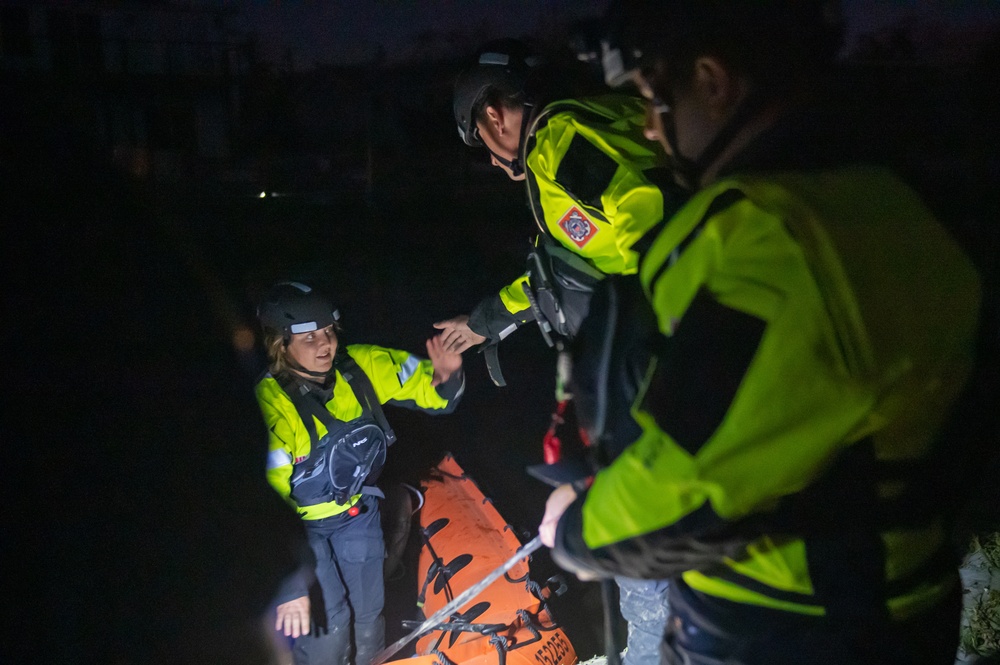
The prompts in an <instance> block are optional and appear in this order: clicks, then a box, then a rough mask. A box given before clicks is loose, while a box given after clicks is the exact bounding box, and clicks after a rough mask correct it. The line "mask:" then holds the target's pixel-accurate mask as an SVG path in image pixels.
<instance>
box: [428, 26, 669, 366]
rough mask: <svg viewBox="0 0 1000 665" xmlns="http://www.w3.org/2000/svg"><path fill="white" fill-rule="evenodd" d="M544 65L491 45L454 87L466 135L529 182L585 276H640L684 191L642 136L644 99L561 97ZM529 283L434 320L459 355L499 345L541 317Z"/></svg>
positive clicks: (549, 233) (551, 234) (526, 53)
mask: <svg viewBox="0 0 1000 665" xmlns="http://www.w3.org/2000/svg"><path fill="white" fill-rule="evenodd" d="M540 63H541V61H540V59H539V58H538V57H537V56H536V55H534V54H533V53H532V51H531V50H529V49H528V47H527V46H526V45H525V44H523V43H521V42H519V41H517V40H509V39H508V40H500V41H497V42H491V43H489V44H486V45H485V46H484V47H483V48H482V49H481V50H480V52H479V53H478V55H477V57H476V61H475V63H474V64H473V65H472V66H471V67H470V68H468V69H467V70H465V71H464V72H462V74H460V75H459V77H458V79H457V80H456V83H455V98H454V113H455V121H456V123H457V125H458V133H459V136H460V137H461V138H462V141H463V142H464V143H465V144H466V145H468V146H472V147H480V148H486V149H487V150H488V151H489V152H490V161H491V163H492V164H493V165H494V166H496V167H497V168H499V169H501V170H503V171H504V173H506V174H507V176H508V177H510V178H511V179H512V180H515V181H524V182H525V186H526V190H527V197H528V202H529V206H530V208H531V211H532V214H533V216H534V218H535V221H536V223H537V224H538V228H539V230H540V231H541V234H542V236H541V238H542V239H550V240H552V241H554V242H555V244H556V245H557V246H558V247H559V248H562V249H564V250H568V252H570V253H572V254H574V255H576V256H579V257H582V258H583V259H584V260H585V261H584V262H578V263H575V264H574V267H576V268H577V269H578V270H579V271H580V272H581V273H583V274H581V275H580V278H582V279H584V280H586V279H587V278H588V277H590V278H591V279H593V278H594V277H596V278H599V277H600V276H601V275H605V274H634V273H635V272H636V268H637V265H638V253H639V252H638V251H637V249H636V248H635V247H634V245H635V244H636V242H637V241H639V239H640V238H642V237H643V235H645V233H646V232H647V231H649V230H650V229H651V228H653V227H654V226H655V225H656V224H657V223H659V222H660V221H661V220H662V219H663V218H664V209H665V208H666V209H667V210H672V209H673V208H674V207H675V206H676V204H677V201H678V199H679V198H680V197H681V196H683V194H682V193H681V192H680V191H678V188H677V187H676V184H675V183H674V182H673V178H672V175H671V173H670V171H669V169H668V168H667V162H666V156H665V155H664V153H663V151H662V150H660V149H659V148H658V147H657V146H655V145H651V144H650V142H649V141H647V140H646V139H645V137H644V136H643V127H644V121H645V115H644V114H645V110H644V107H643V104H642V100H641V99H639V98H637V97H634V96H631V95H622V94H604V95H601V96H592V97H584V98H574V99H560V93H559V92H555V90H556V88H557V86H556V84H554V83H552V79H554V78H556V77H554V76H552V75H551V73H550V72H549V71H548V70H547V69H546V68H545V65H543V64H540ZM581 264H584V265H582V266H581ZM588 267H589V270H588ZM534 286H535V287H537V286H538V285H534ZM526 287H527V288H528V289H529V291H530V289H531V287H532V284H531V278H530V276H529V275H528V274H525V275H522V276H520V277H518V278H517V279H516V280H514V281H513V282H512V283H511V284H509V285H507V286H505V287H503V288H502V289H500V291H499V293H498V294H497V295H494V296H491V297H488V298H486V299H484V300H483V301H482V302H480V303H479V304H478V305H477V306H476V307H475V308H474V309H473V311H472V313H471V314H470V315H468V316H465V315H462V316H456V317H454V318H452V319H449V320H447V321H440V322H438V323H435V324H434V326H435V327H436V328H439V329H441V330H442V331H444V343H445V346H446V347H447V348H448V349H450V350H454V351H459V352H461V351H465V350H467V349H469V348H472V347H473V346H476V345H479V344H484V343H496V342H498V341H500V340H501V339H503V338H505V337H506V336H507V335H509V334H510V333H512V332H513V331H514V330H516V329H518V328H519V327H521V326H522V325H524V324H525V323H528V322H530V321H534V320H536V311H533V309H532V305H531V302H530V301H529V296H528V295H527V294H526V291H525V289H526ZM567 314H568V315H570V316H572V315H573V313H572V312H567ZM548 323H550V324H552V325H554V326H558V323H557V322H556V321H549V322H548ZM571 327H572V326H571ZM570 332H572V331H570Z"/></svg>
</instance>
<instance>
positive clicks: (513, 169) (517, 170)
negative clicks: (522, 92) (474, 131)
mask: <svg viewBox="0 0 1000 665" xmlns="http://www.w3.org/2000/svg"><path fill="white" fill-rule="evenodd" d="M521 108H522V112H521V130H520V133H519V135H518V137H517V148H516V149H515V150H514V154H515V155H516V156H515V157H514V159H504V158H503V157H501V156H500V155H498V154H496V153H495V152H493V151H492V150H490V149H489V147H488V146H487V148H486V150H487V151H489V153H490V155H492V156H493V159H495V160H496V161H497V162H498V163H499V164H502V165H504V166H505V167H507V169H509V170H510V174H511V175H512V176H513V177H515V178H518V177H520V176H522V175H524V156H523V154H522V148H523V147H524V143H525V141H524V137H525V136H526V135H527V134H528V125H529V124H530V120H531V112H532V111H533V110H534V108H535V105H534V104H533V103H531V102H525V103H524V104H523V106H522V107H521Z"/></svg>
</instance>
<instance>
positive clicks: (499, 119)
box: [486, 106, 506, 136]
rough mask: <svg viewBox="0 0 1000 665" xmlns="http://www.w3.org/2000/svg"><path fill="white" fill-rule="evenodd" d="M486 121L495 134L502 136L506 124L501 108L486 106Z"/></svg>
mask: <svg viewBox="0 0 1000 665" xmlns="http://www.w3.org/2000/svg"><path fill="white" fill-rule="evenodd" d="M486 122H487V123H488V124H489V126H490V129H491V130H492V133H493V134H494V135H495V136H503V133H504V130H505V129H506V125H504V114H503V109H502V108H498V107H496V106H487V107H486Z"/></svg>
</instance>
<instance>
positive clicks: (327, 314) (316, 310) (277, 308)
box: [257, 282, 340, 343]
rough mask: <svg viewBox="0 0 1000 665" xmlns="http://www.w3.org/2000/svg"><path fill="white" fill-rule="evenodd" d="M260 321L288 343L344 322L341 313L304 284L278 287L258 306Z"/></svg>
mask: <svg viewBox="0 0 1000 665" xmlns="http://www.w3.org/2000/svg"><path fill="white" fill-rule="evenodd" d="M257 318H258V319H259V320H260V324H261V327H263V328H264V330H269V331H272V332H274V333H276V334H280V335H281V336H282V337H283V338H284V339H285V341H286V343H287V341H288V340H289V339H291V336H292V335H298V334H301V333H306V332H313V331H314V330H322V329H323V328H326V327H327V326H331V325H334V324H335V323H337V322H338V321H339V320H340V312H339V311H337V309H336V308H334V307H333V305H331V304H330V301H329V300H327V299H326V298H325V297H324V296H323V295H321V294H319V293H318V292H317V291H316V290H314V289H313V288H312V287H309V286H306V285H305V284H302V283H301V282H280V283H278V284H275V285H274V286H273V287H272V288H271V290H270V291H268V292H267V295H265V296H264V299H263V300H262V301H261V303H260V305H259V306H258V307H257Z"/></svg>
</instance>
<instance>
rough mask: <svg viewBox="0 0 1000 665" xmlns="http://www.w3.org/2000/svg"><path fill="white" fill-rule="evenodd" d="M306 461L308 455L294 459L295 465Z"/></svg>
mask: <svg viewBox="0 0 1000 665" xmlns="http://www.w3.org/2000/svg"><path fill="white" fill-rule="evenodd" d="M307 459H309V455H303V456H302V457H296V458H295V463H296V464H301V463H302V462H305V461H306V460H307Z"/></svg>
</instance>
